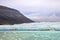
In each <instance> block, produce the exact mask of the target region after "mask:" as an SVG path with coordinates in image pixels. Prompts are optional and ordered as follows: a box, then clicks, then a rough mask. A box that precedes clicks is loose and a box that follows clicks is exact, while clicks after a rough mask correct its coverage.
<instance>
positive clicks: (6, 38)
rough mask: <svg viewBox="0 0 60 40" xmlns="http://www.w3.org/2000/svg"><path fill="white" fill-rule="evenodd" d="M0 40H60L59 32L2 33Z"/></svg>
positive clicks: (0, 33)
mask: <svg viewBox="0 0 60 40" xmlns="http://www.w3.org/2000/svg"><path fill="white" fill-rule="evenodd" d="M0 40H60V31H5V32H4V31H3V32H0Z"/></svg>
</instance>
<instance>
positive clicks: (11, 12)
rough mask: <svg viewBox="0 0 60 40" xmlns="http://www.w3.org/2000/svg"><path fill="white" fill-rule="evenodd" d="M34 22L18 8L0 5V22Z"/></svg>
mask: <svg viewBox="0 0 60 40" xmlns="http://www.w3.org/2000/svg"><path fill="white" fill-rule="evenodd" d="M30 22H34V21H32V20H30V19H29V18H27V17H25V16H24V15H23V14H22V13H20V12H19V11H18V10H16V9H13V8H9V7H6V6H0V24H21V23H30Z"/></svg>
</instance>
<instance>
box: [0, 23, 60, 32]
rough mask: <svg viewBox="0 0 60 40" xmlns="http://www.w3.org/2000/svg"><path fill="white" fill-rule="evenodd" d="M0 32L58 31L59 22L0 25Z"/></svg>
mask: <svg viewBox="0 0 60 40" xmlns="http://www.w3.org/2000/svg"><path fill="white" fill-rule="evenodd" d="M0 30H3V31H4V30H12V31H13V30H14V31H16V30H17V31H18V30H19V31H48V30H49V31H51V30H53V31H60V22H36V23H23V24H14V25H0Z"/></svg>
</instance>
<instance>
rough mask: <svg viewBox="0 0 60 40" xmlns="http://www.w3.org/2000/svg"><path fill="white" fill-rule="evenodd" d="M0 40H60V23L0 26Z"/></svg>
mask: <svg viewBox="0 0 60 40" xmlns="http://www.w3.org/2000/svg"><path fill="white" fill-rule="evenodd" d="M0 40H60V22H39V23H23V24H14V25H0Z"/></svg>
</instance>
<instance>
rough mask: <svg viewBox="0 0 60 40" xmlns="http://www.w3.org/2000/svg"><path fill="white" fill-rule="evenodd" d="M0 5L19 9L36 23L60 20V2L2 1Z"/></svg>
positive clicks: (56, 0)
mask: <svg viewBox="0 0 60 40" xmlns="http://www.w3.org/2000/svg"><path fill="white" fill-rule="evenodd" d="M0 5H4V6H8V7H11V8H14V9H17V10H19V11H20V12H21V13H22V14H24V15H25V16H26V17H28V18H30V19H32V20H35V21H37V20H38V21H42V20H43V21H44V20H54V21H59V20H60V0H0Z"/></svg>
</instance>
